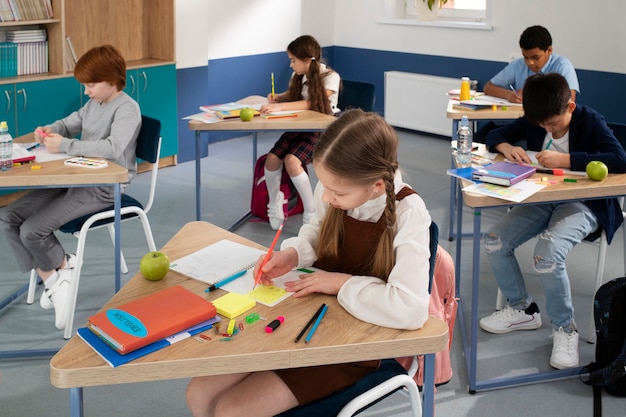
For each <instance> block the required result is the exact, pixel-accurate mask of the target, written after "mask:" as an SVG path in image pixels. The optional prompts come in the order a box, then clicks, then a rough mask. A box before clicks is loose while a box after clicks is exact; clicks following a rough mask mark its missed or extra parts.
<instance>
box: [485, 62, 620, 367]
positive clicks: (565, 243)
mask: <svg viewBox="0 0 626 417" xmlns="http://www.w3.org/2000/svg"><path fill="white" fill-rule="evenodd" d="M523 105H524V117H522V118H520V119H518V120H516V121H515V122H513V123H511V124H509V125H506V126H503V127H501V128H499V129H496V130H493V131H492V132H490V133H489V134H488V135H487V137H486V144H487V147H488V148H489V150H490V151H492V152H499V153H501V154H503V155H504V156H505V157H506V158H507V159H509V160H510V161H514V162H519V163H530V162H531V159H530V158H529V156H528V154H527V153H526V150H525V149H528V150H532V151H538V152H539V153H538V154H537V161H538V162H539V163H540V164H541V165H543V166H545V167H546V168H565V169H569V170H572V171H585V168H586V166H587V163H589V162H590V161H602V162H604V163H605V164H606V165H607V167H608V168H609V172H610V173H623V172H626V152H625V151H624V149H623V148H622V145H621V144H620V143H619V141H618V140H617V139H616V138H615V136H614V135H613V132H612V131H611V129H609V127H608V126H607V124H606V122H605V120H604V117H603V116H602V115H601V114H599V113H597V112H596V111H594V110H593V109H591V108H589V107H585V106H577V105H576V103H575V102H574V101H573V100H572V98H571V92H570V88H569V85H568V83H567V81H566V80H565V78H564V77H563V76H562V75H559V74H556V73H551V74H536V75H533V76H531V77H529V78H528V79H527V80H526V83H525V84H524V90H523ZM622 221H623V216H622V212H621V208H620V206H619V203H618V201H617V199H616V198H608V199H602V200H589V201H575V202H574V201H573V202H564V203H553V204H540V205H528V206H516V207H514V208H512V209H511V210H510V211H509V212H507V213H506V214H505V215H504V216H503V217H502V218H501V219H500V220H499V221H498V222H497V223H496V224H495V225H494V226H492V227H491V228H490V230H489V231H488V232H487V234H485V237H484V241H483V244H484V247H485V251H486V252H487V255H488V259H489V263H490V264H491V267H492V269H493V272H494V275H495V278H496V280H497V282H498V286H499V287H500V289H501V290H502V292H503V293H504V295H505V296H506V298H507V306H506V307H505V308H504V309H503V310H501V311H497V312H495V313H493V314H491V315H490V316H487V317H485V318H483V319H481V320H480V327H481V328H482V329H483V330H485V331H488V332H490V333H508V332H511V331H514V330H532V329H537V328H539V327H541V316H540V314H539V308H538V307H537V304H536V303H535V302H534V301H533V298H532V295H531V294H530V293H529V292H528V290H527V288H526V284H525V281H524V276H523V275H522V272H521V269H520V267H519V264H518V262H517V259H516V257H515V249H516V248H517V247H518V246H520V245H521V244H523V243H524V242H526V241H528V240H529V239H531V238H533V237H536V236H538V237H539V239H538V241H537V244H536V245H535V248H534V253H533V266H534V269H535V271H536V272H537V273H538V274H539V277H540V280H541V284H542V287H543V290H544V293H545V297H546V311H547V313H548V316H549V317H550V322H551V325H552V331H553V348H552V354H551V357H550V365H551V366H552V367H554V368H557V369H564V368H571V367H576V366H578V332H577V330H576V323H575V321H574V308H573V305H572V297H571V292H570V283H569V278H568V275H567V270H566V265H565V261H566V258H567V255H568V254H569V252H570V251H571V250H572V248H573V247H574V246H575V245H577V244H578V243H579V242H580V241H581V240H583V239H585V238H591V239H593V238H594V237H597V236H599V234H600V232H601V230H605V231H606V234H607V239H608V241H609V243H610V242H611V239H612V238H613V235H614V234H615V231H616V230H617V229H618V228H619V226H620V224H621V223H622Z"/></svg>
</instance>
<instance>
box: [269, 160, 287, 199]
mask: <svg viewBox="0 0 626 417" xmlns="http://www.w3.org/2000/svg"><path fill="white" fill-rule="evenodd" d="M282 175H283V167H282V165H281V166H280V168H279V169H277V170H276V171H270V170H268V169H267V168H265V185H267V193H268V195H269V198H270V201H269V202H270V204H272V203H273V202H275V201H277V200H278V193H279V192H280V180H281V177H282Z"/></svg>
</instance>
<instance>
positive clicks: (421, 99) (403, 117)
mask: <svg viewBox="0 0 626 417" xmlns="http://www.w3.org/2000/svg"><path fill="white" fill-rule="evenodd" d="M460 86H461V80H460V79H457V78H447V77H435V76H433V75H423V74H414V73H410V72H400V71H386V72H385V120H386V121H387V123H389V124H390V125H392V126H396V127H403V128H406V129H412V130H418V131H420V132H427V133H434V134H437V135H443V136H450V134H451V133H452V120H450V119H448V118H447V117H446V108H447V107H448V95H447V94H446V93H447V92H448V91H450V90H452V89H456V88H459V87H460Z"/></svg>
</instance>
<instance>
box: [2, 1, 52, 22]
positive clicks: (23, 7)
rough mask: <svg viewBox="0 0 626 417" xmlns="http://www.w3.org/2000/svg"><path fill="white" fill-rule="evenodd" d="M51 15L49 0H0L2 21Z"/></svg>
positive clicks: (40, 17) (48, 16) (33, 18)
mask: <svg viewBox="0 0 626 417" xmlns="http://www.w3.org/2000/svg"><path fill="white" fill-rule="evenodd" d="M52 17H53V14H52V4H51V2H50V0H0V20H1V21H2V22H13V21H16V20H18V21H21V20H26V21H27V20H45V19H52Z"/></svg>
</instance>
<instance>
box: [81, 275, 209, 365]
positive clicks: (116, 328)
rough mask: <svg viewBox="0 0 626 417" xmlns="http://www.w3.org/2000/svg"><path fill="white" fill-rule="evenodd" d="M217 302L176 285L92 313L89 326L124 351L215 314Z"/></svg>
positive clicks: (120, 350)
mask: <svg viewBox="0 0 626 417" xmlns="http://www.w3.org/2000/svg"><path fill="white" fill-rule="evenodd" d="M215 315H216V309H215V306H213V304H212V303H211V302H210V301H208V300H205V299H204V298H202V297H200V296H199V295H196V294H194V293H192V292H191V291H188V290H186V289H184V288H183V287H181V286H180V285H176V286H173V287H169V288H166V289H164V290H161V291H157V292H155V293H152V294H149V295H146V296H145V297H141V298H138V299H136V300H133V301H131V302H129V303H126V304H123V305H121V306H119V307H117V308H110V309H108V310H104V311H101V312H99V313H98V314H96V315H94V316H91V317H89V323H88V327H89V329H90V330H91V331H93V332H94V333H95V334H96V335H98V336H99V337H100V338H101V339H102V340H104V341H105V342H106V343H107V344H108V345H109V346H111V347H112V348H113V349H115V350H116V351H118V352H119V353H121V354H125V353H128V352H132V351H134V350H136V349H139V348H141V347H143V346H146V345H148V344H150V343H152V342H155V341H157V340H161V339H163V338H165V337H168V336H171V335H173V334H174V333H178V332H180V331H182V330H185V329H187V328H189V327H191V326H194V325H196V324H198V323H200V322H203V321H205V320H208V319H211V318H213V317H215Z"/></svg>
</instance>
